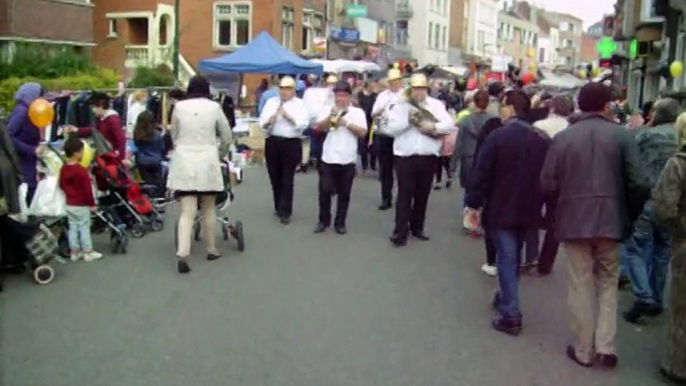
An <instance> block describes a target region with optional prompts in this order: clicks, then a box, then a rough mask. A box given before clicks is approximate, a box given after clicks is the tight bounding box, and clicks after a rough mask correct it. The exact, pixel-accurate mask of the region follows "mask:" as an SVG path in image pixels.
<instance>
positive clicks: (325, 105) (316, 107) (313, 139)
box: [303, 75, 338, 168]
mask: <svg viewBox="0 0 686 386" xmlns="http://www.w3.org/2000/svg"><path fill="white" fill-rule="evenodd" d="M336 82H338V78H337V77H336V76H335V75H329V76H328V77H327V78H326V83H325V84H321V85H319V86H313V87H310V88H308V89H307V90H305V94H304V95H303V102H304V103H305V107H306V108H307V110H308V113H309V119H310V121H309V124H310V130H308V133H307V134H308V135H309V137H310V158H312V159H314V160H315V162H316V164H317V168H319V166H318V165H319V163H320V161H321V156H322V143H323V142H324V135H325V134H324V133H323V132H321V131H317V130H316V128H315V127H314V126H315V123H316V121H317V118H319V115H320V114H321V113H322V112H323V111H326V112H327V113H328V112H330V111H331V106H333V104H334V97H333V86H334V85H335V84H336ZM303 162H309V159H308V160H303Z"/></svg>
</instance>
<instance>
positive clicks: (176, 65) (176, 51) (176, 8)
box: [173, 0, 181, 83]
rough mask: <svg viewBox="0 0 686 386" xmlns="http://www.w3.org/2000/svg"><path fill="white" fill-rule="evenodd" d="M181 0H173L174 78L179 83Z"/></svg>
mask: <svg viewBox="0 0 686 386" xmlns="http://www.w3.org/2000/svg"><path fill="white" fill-rule="evenodd" d="M180 1H181V0H174V54H173V55H174V58H173V63H174V64H173V66H174V80H175V81H176V83H179V54H180V53H179V42H180V39H179V24H180V22H179V17H180V14H181V4H180Z"/></svg>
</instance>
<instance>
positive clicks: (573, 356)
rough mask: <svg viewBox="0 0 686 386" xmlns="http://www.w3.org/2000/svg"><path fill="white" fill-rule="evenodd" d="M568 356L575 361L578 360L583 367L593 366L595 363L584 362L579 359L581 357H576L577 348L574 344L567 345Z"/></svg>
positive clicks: (577, 362) (578, 363)
mask: <svg viewBox="0 0 686 386" xmlns="http://www.w3.org/2000/svg"><path fill="white" fill-rule="evenodd" d="M567 358H569V359H571V360H573V361H574V362H576V364H577V365H579V366H581V367H592V366H593V363H586V362H582V361H580V360H579V358H577V357H576V349H575V348H574V346H567Z"/></svg>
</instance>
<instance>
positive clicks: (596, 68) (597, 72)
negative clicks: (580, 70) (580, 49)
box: [591, 67, 600, 76]
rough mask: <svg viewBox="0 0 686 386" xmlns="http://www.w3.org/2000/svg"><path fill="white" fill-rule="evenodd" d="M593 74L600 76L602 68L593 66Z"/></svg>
mask: <svg viewBox="0 0 686 386" xmlns="http://www.w3.org/2000/svg"><path fill="white" fill-rule="evenodd" d="M591 74H593V76H598V75H599V74H600V69H599V68H598V67H593V71H592V72H591Z"/></svg>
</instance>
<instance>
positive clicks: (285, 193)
mask: <svg viewBox="0 0 686 386" xmlns="http://www.w3.org/2000/svg"><path fill="white" fill-rule="evenodd" d="M307 123H308V112H307V108H305V105H304V104H303V102H302V100H300V99H299V98H297V97H296V96H295V80H294V79H293V78H291V77H290V76H286V77H283V78H282V79H281V82H280V83H279V97H278V98H271V99H269V100H268V101H267V103H266V104H265V105H264V108H263V109H262V114H261V115H260V125H261V126H262V127H263V128H264V129H265V130H267V131H268V132H269V134H270V136H269V137H268V138H267V140H266V144H265V149H264V153H265V158H266V160H267V172H268V173H269V181H270V182H271V185H272V194H273V197H274V211H275V212H276V215H277V216H278V217H279V219H280V220H281V223H282V224H284V225H287V224H289V223H290V218H291V214H292V212H293V180H294V177H295V169H296V168H297V167H298V164H299V163H300V159H301V158H302V144H301V142H300V138H301V137H302V132H303V130H305V128H306V127H307Z"/></svg>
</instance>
